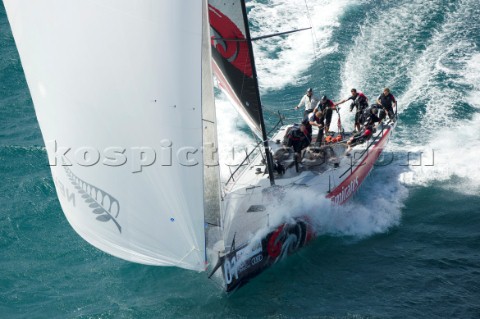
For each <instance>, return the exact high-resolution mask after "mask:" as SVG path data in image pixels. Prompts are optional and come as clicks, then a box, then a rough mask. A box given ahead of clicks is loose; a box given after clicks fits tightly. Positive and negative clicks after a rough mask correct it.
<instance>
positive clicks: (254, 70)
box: [240, 0, 275, 185]
mask: <svg viewBox="0 0 480 319" xmlns="http://www.w3.org/2000/svg"><path fill="white" fill-rule="evenodd" d="M240 2H241V4H242V14H243V20H244V24H245V38H246V42H247V46H248V51H249V54H250V57H251V59H252V61H251V64H252V78H253V81H254V83H255V90H256V95H257V97H256V98H257V102H258V105H259V118H260V126H261V130H262V139H263V146H264V148H265V158H266V163H265V164H266V165H267V170H268V176H269V178H270V185H275V178H274V177H273V158H272V153H270V150H269V148H268V137H267V130H266V128H265V121H264V119H263V110H262V101H261V99H260V90H259V89H258V79H257V68H256V67H255V56H254V55H253V47H252V39H251V37H250V27H249V25H248V17H247V8H246V6H245V1H244V0H242V1H240Z"/></svg>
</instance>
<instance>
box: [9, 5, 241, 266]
mask: <svg viewBox="0 0 480 319" xmlns="http://www.w3.org/2000/svg"><path fill="white" fill-rule="evenodd" d="M4 4H5V7H6V10H7V14H8V18H9V21H10V25H11V27H12V31H13V34H14V37H15V41H16V44H17V47H18V50H19V53H20V58H21V61H22V65H23V68H24V70H25V74H26V79H27V82H28V86H29V88H30V92H31V95H32V98H33V101H34V105H35V111H36V114H37V117H38V121H39V124H40V127H41V130H42V134H43V138H44V140H45V143H46V145H47V152H48V155H49V159H50V164H51V170H52V175H53V179H54V182H55V186H56V190H57V193H58V197H59V200H60V203H61V206H62V208H63V211H64V213H65V215H66V217H67V219H68V221H69V222H70V224H71V225H72V226H73V228H74V229H75V230H76V231H77V232H78V233H79V234H80V235H81V236H82V237H83V238H84V239H85V240H87V241H88V242H89V243H91V244H92V245H94V246H96V247H98V248H100V249H102V250H103V251H105V252H107V253H110V254H112V255H114V256H117V257H120V258H123V259H126V260H129V261H133V262H139V263H143V264H151V265H164V266H178V267H183V268H187V269H194V270H203V269H204V268H205V234H204V233H205V230H204V229H205V227H204V214H205V212H204V202H205V201H204V192H203V191H201V190H202V189H203V185H204V159H203V156H202V146H204V145H211V146H214V143H215V141H214V140H213V141H208V140H202V131H203V130H204V126H203V125H202V123H203V122H202V113H205V114H207V115H205V119H206V120H208V119H209V117H211V116H212V115H211V114H212V112H202V108H203V107H209V106H208V105H206V106H205V105H202V99H203V101H213V92H212V90H211V89H210V90H209V89H206V90H203V92H202V85H206V86H207V87H208V88H211V83H202V24H206V23H208V22H207V21H208V17H207V15H206V10H202V9H203V8H206V1H188V0H176V1H171V0H155V1H153V0H135V1H132V0H115V1H111V0H97V1H84V0H76V1H63V0H47V1H28V0H4ZM202 6H203V7H202ZM203 61H205V59H203ZM207 78H209V77H207ZM208 81H210V80H208ZM208 91H210V93H208ZM206 94H207V95H208V94H210V95H211V96H206ZM241 96H243V95H241ZM212 106H213V105H212ZM208 114H209V115H208ZM207 138H208V137H207ZM210 138H211V137H210ZM209 165H210V164H209ZM215 174H216V173H215V172H214V171H211V172H210V173H208V175H209V176H214V175H215Z"/></svg>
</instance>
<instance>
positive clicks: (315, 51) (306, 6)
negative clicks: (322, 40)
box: [304, 0, 318, 60]
mask: <svg viewBox="0 0 480 319" xmlns="http://www.w3.org/2000/svg"><path fill="white" fill-rule="evenodd" d="M304 2H305V8H306V10H307V17H308V22H310V29H311V30H312V42H313V56H314V58H315V60H316V59H317V50H316V47H317V43H318V40H317V35H316V34H315V29H314V28H313V24H312V17H311V16H310V8H309V7H308V4H307V0H304Z"/></svg>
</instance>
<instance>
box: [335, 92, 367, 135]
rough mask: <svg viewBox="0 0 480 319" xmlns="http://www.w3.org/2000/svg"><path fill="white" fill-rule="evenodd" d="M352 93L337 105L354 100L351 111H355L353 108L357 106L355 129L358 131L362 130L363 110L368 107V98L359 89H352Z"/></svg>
mask: <svg viewBox="0 0 480 319" xmlns="http://www.w3.org/2000/svg"><path fill="white" fill-rule="evenodd" d="M350 93H352V95H351V96H350V97H348V98H345V99H343V100H341V101H340V102H337V103H335V106H337V105H340V104H342V103H345V102H347V101H348V100H352V101H353V102H352V104H351V105H350V112H352V111H353V108H355V107H356V108H357V110H356V112H355V130H356V131H357V132H358V131H360V126H361V123H360V121H361V118H362V114H363V110H364V109H366V108H367V107H368V98H367V97H366V96H365V94H363V93H362V92H360V91H357V89H351V90H350Z"/></svg>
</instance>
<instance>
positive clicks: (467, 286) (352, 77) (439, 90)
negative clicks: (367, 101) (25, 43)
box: [0, 0, 480, 318]
mask: <svg viewBox="0 0 480 319" xmlns="http://www.w3.org/2000/svg"><path fill="white" fill-rule="evenodd" d="M306 3H307V5H308V10H309V11H310V19H309V18H308V16H307V15H306V14H305V12H306V10H307V8H306V7H305V2H304V1H297V0H289V1H282V0H271V1H265V0H263V1H261V0H257V1H249V2H248V3H247V5H248V9H249V17H250V19H251V24H252V33H253V34H254V35H260V34H267V33H270V32H277V31H284V30H286V29H295V28H301V27H306V26H309V25H310V23H311V25H312V27H313V29H312V30H311V31H306V32H300V33H297V34H294V35H290V36H288V37H281V38H271V39H268V40H265V41H263V42H258V43H255V47H254V49H255V54H256V60H257V68H258V73H259V81H260V86H261V92H262V96H263V102H264V107H265V110H266V118H267V121H268V124H269V125H270V126H273V125H274V124H275V118H274V116H273V115H272V113H274V112H275V111H277V110H284V109H291V108H292V107H293V106H295V105H296V104H297V103H298V101H299V100H300V98H301V96H302V94H303V93H304V91H305V89H306V88H307V87H313V88H314V91H315V93H316V94H317V95H320V96H321V95H324V94H325V95H327V96H329V97H330V98H332V99H333V100H337V101H338V100H340V99H342V98H344V97H347V96H348V94H349V90H350V88H351V87H356V88H358V89H360V90H362V91H364V92H365V93H366V94H367V96H369V97H370V98H373V97H375V96H376V95H378V94H379V93H381V90H382V88H383V87H384V86H389V87H390V88H391V89H392V92H393V94H394V95H395V96H396V97H397V99H398V101H399V115H400V120H399V124H398V126H397V130H396V131H395V135H394V137H393V138H392V140H391V142H390V144H389V146H388V148H387V150H386V151H385V156H384V157H383V159H382V160H381V162H380V163H379V165H377V166H376V167H375V169H374V170H373V171H372V173H371V175H370V177H369V178H368V179H367V180H366V182H365V183H364V184H363V185H362V187H361V188H360V190H359V192H358V193H357V195H356V196H355V198H353V200H351V201H350V202H349V203H348V204H347V205H346V206H345V207H342V208H341V209H340V210H338V211H336V212H328V213H324V214H322V213H321V212H319V218H320V219H321V220H322V221H323V222H322V227H321V228H320V229H318V231H319V234H320V236H319V237H318V238H317V239H316V240H315V241H314V242H313V243H312V244H310V245H309V246H308V247H306V248H304V249H303V250H301V251H300V252H298V253H297V254H295V255H293V256H291V257H290V258H288V259H287V260H285V261H283V262H281V263H279V264H278V265H276V266H275V267H273V268H271V269H269V270H267V271H266V272H264V273H263V274H262V275H260V276H259V277H257V278H256V279H254V280H253V281H252V282H250V283H249V284H248V285H246V286H245V287H243V288H241V289H240V290H238V291H237V292H236V293H234V294H233V295H230V296H227V295H226V294H225V293H223V292H222V291H221V290H220V289H219V288H218V287H217V285H216V284H215V283H214V282H213V281H211V280H209V279H207V277H206V275H205V274H203V273H196V272H192V271H186V270H181V269H175V268H162V267H150V266H143V265H137V264H133V263H128V262H125V261H122V260H119V259H116V258H114V257H111V256H109V255H106V254H104V253H102V252H101V251H99V250H97V249H95V248H93V247H92V246H90V245H89V244H87V243H86V242H85V241H84V240H82V239H81V238H80V237H79V236H78V235H77V234H76V233H75V232H74V231H73V229H72V228H71V227H70V226H69V224H68V222H67V220H66V219H65V217H64V215H63V212H62V210H61V208H60V205H59V203H58V200H57V198H56V193H55V189H54V185H53V181H52V178H51V175H50V171H49V167H48V165H47V164H48V163H47V157H46V152H45V149H44V144H43V140H42V136H41V132H40V129H39V126H38V123H37V120H36V117H35V112H34V108H33V103H32V100H31V97H30V93H29V90H28V87H27V84H26V81H25V77H24V75H23V70H22V66H21V64H20V61H19V57H18V52H17V50H16V46H15V42H14V40H13V37H12V34H11V31H10V27H9V24H8V20H7V17H6V14H5V10H4V8H3V4H2V5H1V6H0V123H1V125H0V176H1V184H0V188H1V189H0V194H1V195H0V318H260V317H264V318H480V164H479V161H478V157H479V155H480V134H479V133H480V112H479V111H480V6H478V0H456V1H453V0H452V1H446V0H444V1H442V0H415V1H412V0H409V1H407V0H399V1H395V2H392V1H380V0H371V1H369V0H363V1H357V0H313V1H306ZM310 21H311V22H310ZM217 98H218V100H217V107H218V112H219V116H221V118H222V119H223V121H221V124H220V127H219V131H220V138H221V140H220V142H221V143H222V141H223V145H225V144H227V143H230V141H232V140H234V141H235V144H236V145H238V146H242V145H248V144H249V143H251V139H250V137H249V134H248V132H247V130H246V129H245V124H244V123H243V122H242V120H241V119H240V118H239V117H238V115H237V114H236V113H235V111H234V110H233V109H232V108H231V107H230V106H229V104H228V102H227V100H226V98H225V97H224V96H223V95H222V94H221V93H218V94H217ZM340 114H341V116H342V123H343V124H344V125H346V126H347V128H348V126H350V125H351V126H353V125H352V117H351V114H350V113H349V112H348V110H347V107H345V106H344V107H343V108H342V109H341V112H340ZM291 116H292V117H296V116H299V114H291ZM335 121H336V118H334V119H333V123H335ZM239 129H240V132H239ZM229 154H230V153H229V149H227V148H226V147H225V148H224V149H223V150H221V156H222V159H224V160H225V161H228V160H229V156H230V155H229ZM302 201H303V202H302V203H301V204H302V205H307V206H309V207H314V206H315V205H316V202H315V201H314V200H310V201H309V200H307V199H302ZM307 201H309V202H307Z"/></svg>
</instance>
